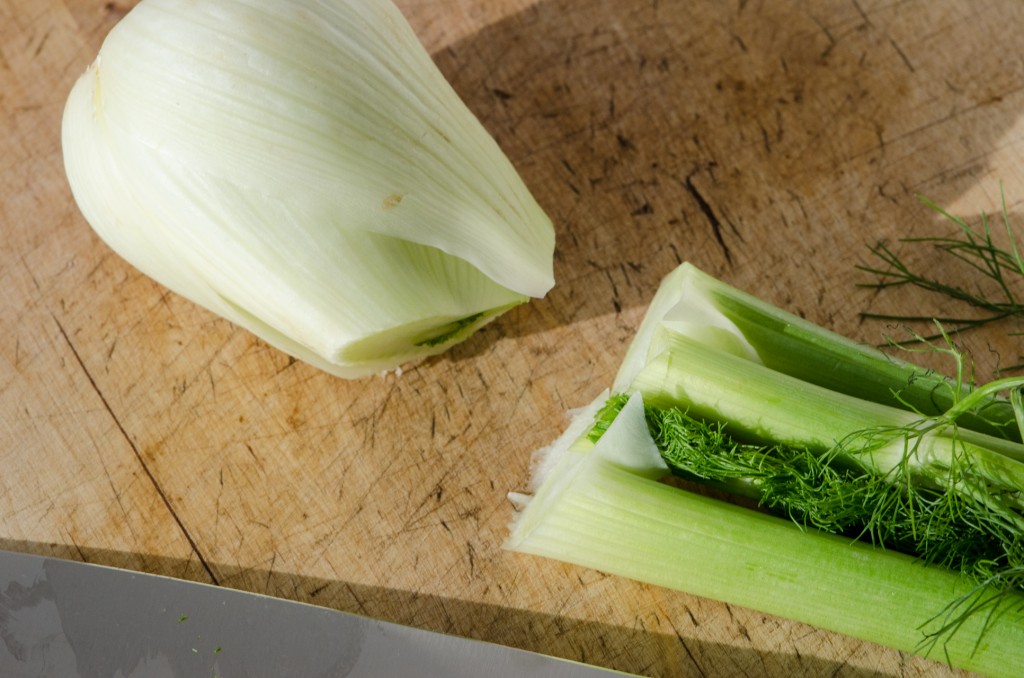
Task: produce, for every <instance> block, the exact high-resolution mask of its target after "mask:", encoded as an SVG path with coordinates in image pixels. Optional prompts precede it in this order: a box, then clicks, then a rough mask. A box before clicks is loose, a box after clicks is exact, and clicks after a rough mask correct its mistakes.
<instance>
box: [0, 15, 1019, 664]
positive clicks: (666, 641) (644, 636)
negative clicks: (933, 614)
mask: <svg viewBox="0 0 1024 678" xmlns="http://www.w3.org/2000/svg"><path fill="white" fill-rule="evenodd" d="M132 4H134V3H131V2H108V1H103V0H73V1H72V0H31V2H30V1H29V0H0V197H2V200H0V229H2V242H3V249H2V257H0V289H2V290H3V295H2V296H0V322H2V326H0V327H2V330H3V331H2V332H0V337H2V339H0V384H2V386H3V388H2V391H0V468H2V469H3V472H2V473H0V546H2V547H4V548H10V549H15V550H20V551H29V552H36V553H45V554H56V555H58V556H61V557H68V558H76V559H82V560H87V561H92V562H100V563H104V564H110V565H117V566H121V567H127V568H133V569H137V570H142V571H149V572H157V573H160V574H167V575H171V576H175V577H181V578H186V579H195V580H201V581H210V582H216V583H218V584H221V585H224V586H230V587H235V588H239V589H244V590H250V591H260V592H266V593H270V594H272V595H276V596H281V597H284V598H290V599H295V600H302V601H309V602H313V603H316V604H320V605H325V606H329V607H334V608H337V609H343V610H350V611H356V612H360V613H364V614H368V615H372V616H374V617H378V618H381V619H387V620H393V621H398V622H402V623H407V624H413V625H416V626H420V627H423V628H429V629H435V630H441V631H448V632H452V633H457V634H461V635H465V636H469V637H474V638H481V639H485V640H490V641H495V642H499V643H506V644H510V645H514V646H518V647H524V648H527V649H531V650H536V651H540V652H545V653H549V654H553V655H558V656H564V657H570V658H574V659H580V660H583V661H587V662H592V663H595V664H599V665H603V666H608V667H612V668H616V669H619V670H623V671H628V672H633V673H638V674H643V675H650V676H676V675H686V676H690V675H703V676H748V675H764V676H819V675H823V674H831V675H839V676H890V675H891V676H896V675H899V676H917V675H943V674H952V673H953V672H949V671H948V670H947V669H945V667H943V666H941V665H940V664H938V663H935V662H931V661H928V660H924V659H920V658H915V657H911V656H907V655H904V654H902V653H898V652H895V651H891V650H887V649H884V648H880V647H877V646H874V645H871V644H868V643H863V642H860V641H857V640H854V639H850V638H846V637H841V636H837V635H835V634H831V633H827V632H824V631H821V630H818V629H814V628H811V627H808V626H806V625H802V624H797V623H793V622H789V621H786V620H781V619H777V618H773V617H767V616H765V615H762V614H759V613H757V612H753V611H750V610H745V609H739V608H735V607H730V606H727V605H723V604H720V603H716V602H713V601H707V600H702V599H697V598H694V597H692V596H687V595H685V594H681V593H675V592H669V591H663V590H659V589H656V588H653V587H648V586H644V585H641V584H636V583H633V582H629V581H625V580H621V579H617V578H613V577H607V576H604V575H602V574H600V573H596V572H593V571H589V570H584V569H581V568H575V567H571V566H568V565H563V564H560V563H557V562H549V561H544V560H540V559H534V558H529V557H525V556H520V555H516V554H511V553H508V552H505V551H503V550H502V549H501V544H502V541H503V540H504V538H505V535H506V532H507V529H506V526H507V523H508V522H509V520H510V519H511V517H512V507H511V505H510V504H509V502H508V501H507V499H506V494H507V493H508V492H509V491H514V490H521V489H523V488H525V486H526V484H527V480H528V476H529V460H530V454H531V452H532V451H533V450H534V449H536V448H539V447H541V446H543V445H545V444H546V443H547V442H549V441H550V440H551V439H552V438H553V437H555V436H556V435H557V433H558V432H559V431H560V430H561V427H562V426H563V425H564V423H565V416H564V413H565V411H566V410H567V409H569V408H573V407H578V406H580V405H583V404H585V403H587V402H589V401H590V400H591V399H592V398H593V397H594V396H595V395H596V394H597V393H598V392H599V391H600V390H601V389H603V388H605V387H606V386H607V385H608V384H609V382H610V380H611V378H612V375H613V374H614V371H615V368H616V366H617V364H618V361H619V360H620V358H621V357H622V354H623V352H624V351H625V347H626V345H627V343H628V342H629V340H630V339H631V337H632V333H633V331H634V330H635V328H636V325H637V323H638V322H639V320H640V317H641V316H642V313H643V311H644V307H645V304H646V303H647V301H648V300H649V299H650V296H651V295H652V294H653V291H654V289H655V288H656V286H657V283H658V281H659V280H660V278H661V277H662V276H663V275H664V274H666V273H667V272H668V271H670V270H671V269H672V268H673V267H674V266H675V265H676V264H677V263H679V262H680V261H682V260H687V259H688V260H691V261H694V262H695V263H697V264H698V265H699V266H701V267H702V268H704V269H705V270H707V271H709V272H711V273H713V274H716V275H718V276H720V277H722V278H724V279H726V280H728V281H730V282H732V283H733V284H736V285H737V286H739V287H742V288H745V289H748V290H751V291H753V292H756V293H757V294H759V295H760V296H762V297H763V298H765V299H768V300H770V301H772V302H775V303H777V304H780V305H782V306H784V307H786V308H788V309H790V310H792V311H795V312H797V313H800V314H802V315H804V316H806V317H808V318H810V319H812V320H814V321H815V322H819V323H822V324H824V325H826V326H829V327H831V328H833V329H835V330H837V331H840V332H842V333H844V334H847V335H849V336H851V337H854V338H857V339H860V340H863V341H868V342H877V341H879V340H880V339H881V337H882V336H883V335H884V334H885V333H886V332H891V331H892V328H887V327H885V326H884V325H882V324H880V323H871V322H864V321H862V320H861V319H860V317H859V315H858V314H859V312H860V311H863V310H884V309H889V310H891V309H904V310H906V309H914V310H915V311H920V310H921V309H925V312H928V313H938V312H940V311H941V310H942V307H941V305H940V306H936V303H937V302H936V301H935V300H933V299H930V298H928V297H926V296H925V295H923V294H919V293H915V292H913V291H909V290H908V291H901V292H899V293H896V294H875V293H874V292H872V291H870V290H866V289H863V288H859V287H857V286H856V283H857V282H858V281H863V278H862V277H861V274H858V273H857V271H856V270H855V269H854V264H855V263H857V262H866V261H867V256H868V255H867V251H866V245H868V244H871V243H874V242H875V241H877V240H879V239H886V240H887V241H889V242H894V241H895V240H896V239H898V238H900V237H905V236H909V235H915V234H916V235H925V234H936V233H946V232H948V231H943V230H942V229H945V228H947V226H946V225H945V224H943V223H942V222H941V221H940V220H939V219H938V218H937V217H936V216H935V215H934V214H932V213H930V212H929V211H927V210H925V209H923V208H922V206H921V205H920V204H919V203H918V202H917V201H916V199H915V196H916V195H918V194H921V195H925V196H927V197H929V198H930V199H932V200H934V201H936V202H937V203H939V204H941V205H943V206H945V207H948V208H949V209H951V210H953V211H955V212H957V213H961V214H963V215H964V216H965V217H967V218H968V219H969V220H971V219H977V217H978V216H979V215H980V214H981V213H982V212H983V211H986V212H990V213H991V212H996V211H997V210H998V207H999V187H1000V183H1002V185H1003V186H1004V188H1005V193H1006V196H1007V200H1008V203H1009V208H1010V211H1011V214H1012V216H1013V217H1014V218H1017V217H1019V213H1020V210H1021V208H1020V205H1021V202H1020V201H1021V199H1024V171H1022V168H1021V160H1020V158H1021V157H1022V154H1021V146H1022V143H1024V128H1022V126H1021V122H1020V121H1019V120H1018V118H1019V115H1018V112H1019V111H1020V110H1022V104H1024V94H1022V87H1024V63H1022V62H1021V59H1020V57H1019V55H1020V54H1022V53H1024V35H1022V34H1021V32H1020V31H1019V30H1018V27H1019V26H1020V25H1021V19H1022V16H1021V13H1022V10H1021V8H1020V6H1019V4H1018V3H1016V2H1012V1H1009V0H1008V1H1000V2H996V1H992V2H978V3H971V4H970V5H967V4H966V3H958V2H954V1H952V0H950V1H948V2H947V1H941V2H939V1H928V2H926V1H924V0H919V1H906V2H896V3H891V2H868V1H862V2H840V1H834V2H832V1H830V2H822V3H802V2H786V1H783V0H775V1H770V2H769V1H765V2H749V1H740V2H728V3H716V2H689V3H665V2H655V1H646V0H644V1H641V0H621V1H618V2H607V1H599V0H573V1H570V0H536V1H534V2H529V1H525V0H523V1H516V0H494V1H491V2H481V1H479V0H478V1H475V2H474V1H472V0H460V1H459V2H444V3H441V2H436V1H429V0H404V1H403V2H401V3H400V6H401V7H402V9H403V11H404V12H405V13H406V15H407V17H408V18H409V20H410V22H411V23H412V25H413V27H414V28H415V29H416V31H417V33H418V34H419V35H420V36H421V38H422V39H423V41H424V44H425V45H426V46H427V48H428V49H429V50H430V52H431V54H432V55H433V56H434V58H435V60H436V62H437V63H438V65H439V66H440V68H441V69H442V71H443V72H444V73H445V75H446V76H447V77H448V78H449V79H450V80H451V82H452V83H453V84H454V86H455V88H456V90H457V91H458V92H459V94H460V95H461V96H462V97H463V98H464V99H465V101H466V102H467V103H468V104H469V106H470V107H471V108H472V109H473V110H474V111H475V112H476V113H477V115H478V116H479V117H480V119H481V121H482V122H483V123H484V125H485V126H486V127H487V128H488V130H490V131H491V133H492V134H493V135H494V136H495V138H496V139H497V140H498V141H499V143H500V144H501V145H502V147H503V148H504V149H505V151H506V152H507V153H508V155H509V157H510V158H511V159H512V161H513V162H514V163H515V164H516V166H517V167H518V168H519V170H520V172H521V173H522V175H523V177H524V179H525V180H526V182H527V184H528V185H529V186H530V187H531V189H532V190H533V191H534V193H535V194H536V196H537V198H538V200H539V201H540V202H541V204H542V205H543V206H544V207H545V209H546V210H547V211H548V213H549V214H550V215H551V217H552V218H553V220H554V221H555V223H556V226H557V231H558V249H557V254H556V276H557V280H558V285H557V286H556V288H555V290H554V291H553V292H552V293H551V294H550V295H549V296H548V297H547V298H546V299H544V300H540V301H537V302H534V303H531V304H529V305H527V306H525V307H521V308H519V309H516V310H514V311H513V312H511V313H509V314H508V315H506V316H504V317H503V318H501V319H500V320H499V321H498V322H496V323H494V324H492V325H490V326H488V327H487V328H485V329H484V330H483V331H482V332H481V333H480V334H479V335H477V336H476V337H474V338H472V339H471V340H470V341H468V342H466V343H465V344H463V345H461V346H460V347H458V348H456V349H455V350H453V351H452V352H450V353H449V354H448V355H446V356H443V357H440V358H437V359H432V360H430V361H427V362H425V363H422V364H420V365H417V366H414V367H412V368H410V369H408V370H406V371H405V372H404V373H403V374H402V375H401V376H400V377H395V376H389V377H386V378H371V379H365V380H361V381H358V382H345V381H341V380H338V379H334V378H331V377H329V376H327V375H324V374H321V373H318V372H317V371H315V370H313V369H311V368H309V367H307V366H305V365H303V364H301V363H296V362H294V361H292V360H291V359H289V358H288V357H287V356H284V355H282V354H280V353H278V352H276V351H274V350H273V349H270V348H268V347H267V346H266V345H264V344H263V343H262V342H260V341H258V340H256V339H254V338H253V337H252V336H251V335H248V334H247V333H245V332H243V331H241V330H238V329H236V328H234V327H232V326H231V325H229V324H228V323H226V322H224V321H222V320H220V319H217V318H215V317H213V316H211V315H210V314H208V313H206V312H205V311H203V310H202V309H199V308H197V307H195V306H194V305H192V304H190V303H189V302H187V301H185V300H183V299H181V298H180V297H177V296H176V295H173V294H171V293H169V292H167V291H166V290H164V289H163V288H161V287H159V286H158V285H157V284H155V283H153V282H152V281H150V280H148V279H146V278H144V277H143V276H141V275H140V274H139V273H138V272H137V271H135V270H134V269H132V268H131V267H130V266H128V265H127V264H126V263H124V262H123V261H122V260H120V259H119V258H117V257H116V256H115V255H113V254H112V253H111V252H110V251H109V250H108V249H107V248H106V247H105V245H103V244H102V243H101V242H100V241H99V240H98V238H96V237H95V236H94V235H93V234H92V232H91V231H90V230H89V228H88V226H87V225H86V224H85V222H84V220H83V219H82V218H81V216H80V215H79V214H78V212H77V209H76V207H75V205H74V203H73V201H72V198H71V195H70V192H69V189H68V188H67V185H66V182H65V180H64V177H63V170H62V165H61V154H60V115H61V110H62V106H63V102H64V98H65V97H66V95H67V92H68V90H69V89H70V86H71V84H72V82H73V81H74V79H75V78H76V77H77V75H78V74H79V73H80V72H81V71H82V70H83V69H84V68H85V66H86V65H87V64H88V63H89V62H90V61H91V60H92V58H93V56H94V55H95V53H96V51H97V50H98V48H99V45H100V42H101V41H102V38H103V36H104V35H105V34H106V32H107V31H108V30H109V29H110V28H111V27H112V26H113V25H114V23H115V22H116V21H117V20H118V19H119V18H120V17H121V16H123V14H124V13H125V12H126V11H128V9H129V8H130V7H131V6H132ZM911 256H916V257H918V258H919V260H920V261H922V262H923V263H925V264H928V263H929V261H930V260H929V259H928V256H929V255H927V254H926V253H911ZM1012 331H1019V327H1015V326H1014V325H1011V324H1005V325H1002V326H998V327H993V328H991V331H988V332H985V333H982V334H978V335H974V336H973V337H971V338H970V339H969V340H968V341H967V344H968V346H969V347H971V348H973V349H974V352H975V357H976V359H977V361H978V369H979V373H980V374H981V375H987V374H991V371H992V370H993V369H994V368H995V367H996V366H997V365H998V364H1005V363H1006V362H1008V361H1015V360H1016V359H1017V356H1018V353H1019V347H1018V346H1017V343H1016V339H1015V338H1013V337H1010V336H1009V333H1010V332H1012Z"/></svg>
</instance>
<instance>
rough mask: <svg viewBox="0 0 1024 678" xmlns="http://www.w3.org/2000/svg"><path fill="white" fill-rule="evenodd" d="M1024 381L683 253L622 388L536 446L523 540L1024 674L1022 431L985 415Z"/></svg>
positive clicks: (953, 659) (518, 526) (1009, 408)
mask: <svg viewBox="0 0 1024 678" xmlns="http://www.w3.org/2000/svg"><path fill="white" fill-rule="evenodd" d="M922 383H923V384H927V389H920V390H917V391H915V389H917V388H919V387H920V384H922ZM1022 386H1024V380H1016V381H1012V380H1001V381H999V382H993V384H990V385H985V386H982V387H980V388H977V389H975V388H973V386H972V385H967V384H962V383H960V382H958V381H956V380H949V379H946V378H944V377H941V376H939V375H935V374H932V373H929V372H926V371H925V370H923V369H921V368H919V367H916V366H914V365H912V364H911V363H906V362H900V361H891V360H889V359H888V358H887V357H886V356H885V355H884V354H882V353H880V352H878V351H875V350H873V349H868V348H865V347H862V346H860V345H858V344H856V343H854V342H852V341H849V340H847V339H845V338H842V337H839V336H837V335H834V334H832V333H830V332H827V331H825V330H824V329H822V328H819V327H816V326H814V325H813V324H811V323H808V322H806V321H804V320H801V319H799V318H795V317H794V316H791V315H789V314H786V313H784V312H782V311H781V310H779V309H776V308H774V307H772V306H771V305H769V304H766V303H764V302H761V301H758V300H756V299H754V298H753V297H749V296H748V295H744V294H742V293H740V292H739V291H738V290H735V289H733V288H730V287H728V286H727V285H724V284H723V283H721V282H719V281H717V280H714V279H713V278H711V277H709V276H706V275H705V274H703V273H701V272H700V271H698V270H697V269H696V268H694V267H692V266H690V265H689V264H684V265H683V266H681V267H680V268H679V269H677V270H676V271H675V272H673V273H671V274H670V275H669V276H667V277H666V278H665V280H664V281H663V283H662V286H661V287H660V288H659V290H658V293H657V294H656V295H655V298H654V300H653V302H652V303H651V305H650V307H649V309H648V312H647V314H646V316H645V318H644V320H643V321H642V323H641V326H640V329H639V330H638V332H637V335H636V337H635V339H634V342H633V343H632V344H631V346H630V348H629V350H628V351H627V354H626V357H625V359H624V361H623V364H622V366H621V369H620V371H619V373H618V376H617V378H616V382H615V384H614V387H613V390H612V392H611V393H610V395H609V394H608V393H606V394H603V395H601V396H600V397H598V399H597V400H595V402H594V403H592V404H591V405H590V406H589V407H587V408H586V409H584V410H583V411H582V412H581V413H580V414H578V415H577V416H576V417H575V418H574V420H573V422H572V424H571V425H570V427H569V429H568V430H567V432H566V434H565V435H563V436H562V437H561V438H559V440H558V441H556V442H555V443H554V444H553V445H552V446H551V447H550V448H547V449H546V450H543V451H541V452H540V453H538V454H539V456H540V457H541V460H539V461H538V463H537V469H538V470H537V472H536V473H535V477H534V494H533V496H532V497H523V496H520V495H517V496H516V497H515V499H516V503H517V504H518V505H520V506H521V507H523V509H522V511H521V512H520V513H519V515H518V516H517V518H516V520H515V523H514V525H513V528H512V534H511V536H510V539H509V542H508V546H509V547H510V548H512V549H513V550H517V551H522V552H528V553H534V554H538V555H546V556H549V557H555V558H559V559H562V560H566V561H569V562H573V563H577V564H580V565H585V566H589V567H594V568H597V569H600V570H604V571H607V572H611V573H615V574H620V575H624V576H628V577H631V578H634V579H638V580H642V581H646V582H650V583H655V584H660V585H665V586H670V587H674V588H678V589H681V590H684V591H687V592H690V593H694V594H698V595H703V596H709V597H712V598H716V599H718V600H723V601H726V602H729V603H733V604H741V605H745V606H748V607H752V608H755V609H758V610H761V611H764V612H769V613H773V614H778V615H781V616H786V617H790V618H793V619H798V620H800V621H804V622H807V623H810V624H814V625H816V626H820V627H823V628H827V629H831V630H835V631H839V632H842V633H847V634H851V635H854V636H857V637H860V638H864V639H868V640H872V641H874V642H878V643H881V644H884V645H888V646H890V647H895V648H898V649H902V650H907V651H912V652H919V653H922V654H929V653H930V652H931V651H932V650H934V649H935V648H936V647H937V646H941V651H940V652H939V653H937V654H941V653H944V654H942V656H943V657H945V658H946V659H947V660H948V661H949V662H950V663H951V664H953V665H954V666H959V667H964V668H969V669H972V670H975V671H979V672H982V673H984V674H987V675H1013V674H1014V672H1015V671H1017V669H1018V667H1020V666H1021V665H1024V645H1022V644H1021V641H1022V640H1024V445H1021V444H1020V443H1017V442H1014V441H1013V440H1008V439H1007V438H1004V437H997V436H993V435H989V434H988V433H986V432H981V431H979V430H974V429H981V430H985V431H992V432H996V433H1002V432H1005V431H1007V430H1008V426H1007V423H1008V422H1007V421H1005V420H1003V419H1000V420H998V421H996V422H993V421H992V419H991V418H990V416H989V415H991V414H992V413H996V414H998V415H999V416H1000V417H1006V416H1007V415H1008V416H1009V420H1010V421H1014V420H1015V418H1014V407H1013V405H1012V401H1013V399H1011V400H1010V401H1007V400H1003V399H993V397H992V395H993V394H995V393H998V392H1000V391H1002V390H1005V389H1006V388H1011V389H1012V388H1021V387H1022ZM929 390H930V391H931V392H932V395H931V396H930V398H928V400H929V403H928V404H929V406H930V409H931V412H934V414H931V415H927V414H925V413H923V412H921V411H919V410H918V408H917V407H915V406H914V405H912V404H911V399H912V398H913V397H921V396H923V395H924V394H926V393H927V392H928V391H929ZM908 391H909V392H910V393H911V395H910V397H906V398H905V397H904V395H905V393H907V392H908ZM942 403H948V404H949V405H948V407H944V406H943V405H942ZM922 409H924V408H922ZM915 410H918V411H915ZM965 413H966V414H972V415H974V416H973V418H971V419H969V420H968V421H969V423H970V425H971V426H972V427H973V428H967V427H966V425H961V422H962V421H963V420H964V414H965ZM996 424H998V425H996ZM652 445H653V447H654V449H656V450H657V453H658V455H660V457H661V462H663V463H662V464H660V465H659V464H657V463H654V462H652V461H651V457H652V452H651V449H652ZM670 475H671V476H675V477H677V478H682V479H683V480H684V482H696V483H699V484H703V485H707V486H710V487H712V488H715V489H716V490H717V491H719V492H724V493H725V494H726V495H729V496H732V497H733V498H735V499H741V500H742V501H738V502H729V501H726V500H723V499H712V498H708V497H705V496H703V495H698V494H695V493H693V492H690V491H688V490H686V489H684V488H685V485H684V486H683V487H680V486H679V483H678V482H675V483H666V482H660V481H664V480H666V479H667V478H668V477H669V476H670ZM750 499H753V500H754V501H755V502H757V503H758V504H760V507H761V509H763V510H759V509H757V508H749V507H748V505H749V503H750V502H749V500H750ZM772 514H774V515H772ZM936 658H941V657H940V656H937V657H936Z"/></svg>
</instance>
